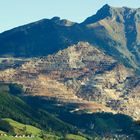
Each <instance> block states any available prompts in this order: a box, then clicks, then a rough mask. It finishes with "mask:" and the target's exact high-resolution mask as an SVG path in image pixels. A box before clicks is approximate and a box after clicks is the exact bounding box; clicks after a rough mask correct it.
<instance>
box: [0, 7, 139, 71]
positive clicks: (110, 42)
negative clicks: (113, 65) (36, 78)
mask: <svg viewBox="0 0 140 140" xmlns="http://www.w3.org/2000/svg"><path fill="white" fill-rule="evenodd" d="M79 41H86V42H89V43H91V44H92V45H94V46H96V47H98V48H100V49H102V50H103V51H104V52H105V53H106V54H108V55H111V56H113V57H114V58H115V59H117V60H119V61H120V62H121V63H123V64H125V65H126V66H129V67H133V68H134V69H136V70H139V69H140V64H139V61H140V49H139V48H140V9H131V8H127V7H123V8H115V7H111V6H109V5H104V6H103V7H102V8H101V9H100V10H99V11H98V12H97V13H96V14H95V15H93V16H91V17H89V18H87V19H86V20H85V21H84V22H82V23H80V24H78V23H74V22H71V21H68V20H61V19H60V18H59V17H54V18H52V19H50V20H49V19H43V20H40V21H37V22H34V23H31V24H28V25H24V26H21V27H17V28H15V29H12V30H9V31H6V32H4V33H1V34H0V55H1V56H9V55H10V56H15V57H34V56H44V55H45V56H46V55H48V54H52V53H56V52H57V51H59V50H62V49H64V48H67V47H68V46H69V45H72V44H75V43H77V42H79Z"/></svg>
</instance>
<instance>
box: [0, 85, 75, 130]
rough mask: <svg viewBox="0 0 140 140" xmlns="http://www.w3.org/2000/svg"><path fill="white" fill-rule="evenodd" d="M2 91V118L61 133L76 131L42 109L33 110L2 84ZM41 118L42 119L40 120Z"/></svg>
mask: <svg viewBox="0 0 140 140" xmlns="http://www.w3.org/2000/svg"><path fill="white" fill-rule="evenodd" d="M0 89H1V91H0V118H11V119H13V120H16V121H19V122H22V123H25V124H30V125H33V126H36V127H38V128H40V129H43V130H52V131H54V132H59V133H61V132H62V130H63V132H72V131H73V130H74V129H73V127H72V126H70V125H68V124H66V123H64V122H63V121H61V120H59V119H57V118H56V117H55V116H53V115H51V114H49V113H48V112H46V111H43V110H41V109H38V110H33V109H32V107H31V106H29V105H28V104H26V103H25V102H24V101H22V100H21V99H20V98H19V97H16V96H14V95H11V94H14V93H13V92H11V91H10V90H9V85H7V84H6V85H5V84H4V85H2V84H1V85H0ZM12 89H13V88H12ZM15 89H16V88H15ZM15 92H17V90H15ZM40 118H42V119H41V120H40Z"/></svg>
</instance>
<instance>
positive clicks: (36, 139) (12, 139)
mask: <svg viewBox="0 0 140 140" xmlns="http://www.w3.org/2000/svg"><path fill="white" fill-rule="evenodd" d="M0 140H42V139H41V138H38V137H35V138H14V137H12V136H5V137H0Z"/></svg>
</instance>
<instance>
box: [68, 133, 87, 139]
mask: <svg viewBox="0 0 140 140" xmlns="http://www.w3.org/2000/svg"><path fill="white" fill-rule="evenodd" d="M66 140H87V139H86V138H84V137H82V136H78V135H73V134H67V135H66Z"/></svg>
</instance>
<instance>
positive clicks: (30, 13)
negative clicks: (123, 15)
mask: <svg viewBox="0 0 140 140" xmlns="http://www.w3.org/2000/svg"><path fill="white" fill-rule="evenodd" d="M106 3H108V4H109V5H111V6H115V7H120V6H127V7H133V8H137V7H140V0H0V32H2V31H5V30H8V29H11V28H14V27H16V26H19V25H23V24H27V23H30V22H33V21H37V20H40V19H42V18H51V17H54V16H59V17H61V18H66V19H69V20H72V21H75V22H82V21H83V20H84V19H85V18H87V17H88V16H91V15H93V14H95V13H96V11H97V10H98V9H100V8H101V7H102V6H103V5H104V4H106Z"/></svg>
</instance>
